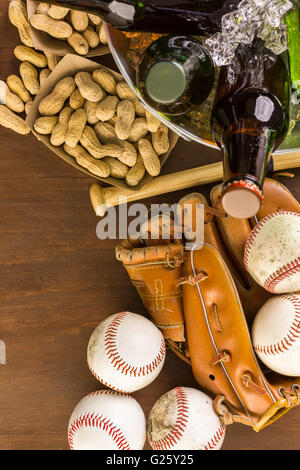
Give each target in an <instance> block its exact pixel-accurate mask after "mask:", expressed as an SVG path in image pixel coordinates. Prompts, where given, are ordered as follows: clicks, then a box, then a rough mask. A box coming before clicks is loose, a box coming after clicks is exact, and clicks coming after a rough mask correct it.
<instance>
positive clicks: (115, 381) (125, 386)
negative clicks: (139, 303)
mask: <svg viewBox="0 0 300 470" xmlns="http://www.w3.org/2000/svg"><path fill="white" fill-rule="evenodd" d="M165 355H166V346H165V340H164V337H163V335H162V333H161V331H160V330H159V329H158V328H157V327H156V326H155V325H154V324H153V323H152V322H151V321H150V320H148V319H147V318H145V317H143V316H141V315H137V314H136V313H131V312H120V313H116V314H115V315H111V316H109V317H108V318H106V319H105V320H104V321H103V322H101V323H100V324H99V325H98V326H97V328H96V329H95V330H94V331H93V333H92V335H91V337H90V340H89V344H88V350H87V362H88V366H89V368H90V370H91V372H92V374H93V375H94V376H95V377H96V378H97V379H98V380H99V381H100V382H102V383H103V384H104V385H106V386H107V387H109V388H112V389H114V390H118V391H121V392H134V391H136V390H139V389H141V388H143V387H146V386H147V385H149V384H150V383H151V382H153V380H154V379H155V378H156V377H157V376H158V374H159V373H160V371H161V369H162V367H163V364H164V361H165Z"/></svg>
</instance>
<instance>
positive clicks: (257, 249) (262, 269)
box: [244, 211, 300, 294]
mask: <svg viewBox="0 0 300 470" xmlns="http://www.w3.org/2000/svg"><path fill="white" fill-rule="evenodd" d="M244 263H245V267H246V269H247V271H248V272H249V273H250V274H251V276H252V277H253V279H254V280H255V281H256V282H257V283H258V284H259V285H261V286H262V287H264V288H265V289H266V290H268V291H269V292H272V293H274V294H286V293H290V292H295V291H297V290H299V289H300V214H298V213H296V212H289V211H278V212H274V213H273V214H270V215H268V216H267V217H264V218H263V219H262V220H261V221H260V222H259V223H258V224H257V225H256V227H254V229H253V230H252V232H251V233H250V236H249V238H248V240H247V242H246V246H245V252H244Z"/></svg>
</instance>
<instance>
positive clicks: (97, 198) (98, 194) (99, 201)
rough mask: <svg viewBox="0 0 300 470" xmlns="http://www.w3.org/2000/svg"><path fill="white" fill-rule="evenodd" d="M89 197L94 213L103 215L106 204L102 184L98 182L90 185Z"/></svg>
mask: <svg viewBox="0 0 300 470" xmlns="http://www.w3.org/2000/svg"><path fill="white" fill-rule="evenodd" d="M90 198H91V202H92V206H93V208H94V211H95V213H96V215H98V216H99V217H103V216H104V215H105V212H106V209H107V207H106V204H105V198H104V192H103V188H102V186H100V184H99V183H93V184H92V186H91V187H90Z"/></svg>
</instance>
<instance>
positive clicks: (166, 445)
mask: <svg viewBox="0 0 300 470" xmlns="http://www.w3.org/2000/svg"><path fill="white" fill-rule="evenodd" d="M175 399H176V405H177V418H176V422H175V424H174V427H173V429H172V431H171V432H170V433H169V434H168V435H167V436H166V437H164V438H163V439H159V440H157V441H155V442H154V441H152V440H151V439H150V436H149V434H148V441H149V443H150V445H151V447H152V448H153V449H154V450H167V449H171V448H172V447H173V446H174V445H175V444H177V442H178V441H179V440H180V438H181V437H182V434H183V432H184V431H185V428H186V426H187V423H188V418H189V411H190V409H189V406H188V398H187V395H186V393H185V392H184V389H183V388H182V387H177V388H176V389H175ZM224 432H225V428H223V426H220V427H219V428H218V429H217V431H216V433H215V434H214V435H213V437H212V438H211V439H210V440H209V442H208V443H207V444H206V446H205V450H211V449H214V448H215V447H216V446H217V444H218V443H219V442H220V440H221V439H222V436H223V434H224Z"/></svg>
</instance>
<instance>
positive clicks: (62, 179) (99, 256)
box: [0, 0, 300, 449]
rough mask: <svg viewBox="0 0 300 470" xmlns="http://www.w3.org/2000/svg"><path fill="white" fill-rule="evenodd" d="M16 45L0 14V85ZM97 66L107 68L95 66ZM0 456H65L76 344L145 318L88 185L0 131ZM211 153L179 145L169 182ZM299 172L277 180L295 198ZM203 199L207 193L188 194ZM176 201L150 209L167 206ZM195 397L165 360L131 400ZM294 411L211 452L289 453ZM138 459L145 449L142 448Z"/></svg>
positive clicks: (47, 154) (78, 354) (80, 354)
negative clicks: (113, 318)
mask: <svg viewBox="0 0 300 470" xmlns="http://www.w3.org/2000/svg"><path fill="white" fill-rule="evenodd" d="M17 44H18V35H17V32H16V30H15V28H14V27H13V26H11V25H10V24H9V22H8V18H7V2H6V1H3V0H2V1H1V6H0V79H5V78H6V77H7V75H9V74H10V73H14V72H16V71H17V70H18V63H17V60H16V59H15V57H14V55H13V49H14V47H15V46H16V45H17ZM103 63H104V64H105V65H108V66H112V67H114V64H113V62H112V59H111V57H110V56H107V57H106V58H105V59H103ZM0 141H1V146H0V339H1V340H3V341H5V343H6V347H7V363H6V365H0V384H1V386H0V449H68V444H67V439H66V434H67V425H68V420H69V416H70V414H71V412H72V410H73V408H74V406H75V405H76V403H77V402H78V401H79V399H80V398H82V397H83V396H84V395H86V394H87V393H89V392H92V391H94V390H96V389H98V388H101V386H100V387H99V383H98V382H97V381H96V379H94V378H93V376H92V375H91V373H90V372H89V370H88V367H87V365H86V347H87V343H88V339H89V337H90V335H91V333H92V331H93V329H94V328H95V327H96V325H97V324H98V323H99V322H100V321H101V320H103V319H104V318H105V317H106V316H108V315H110V314H112V313H116V312H119V311H121V310H131V311H133V312H138V313H141V314H144V313H145V310H144V308H143V306H142V304H141V301H140V300H139V298H138V296H137V294H136V291H135V289H134V288H133V287H132V286H131V285H130V282H129V279H128V277H127V274H126V273H125V270H123V269H122V268H121V265H120V263H119V262H118V261H116V259H115V256H114V248H115V245H116V243H117V241H115V240H109V241H100V240H98V239H97V237H96V224H97V221H98V219H97V218H96V217H95V215H94V212H93V210H92V207H91V204H90V201H89V186H90V184H91V183H92V182H93V180H92V179H91V178H89V177H87V176H85V175H83V174H81V173H80V172H78V171H76V170H75V169H74V168H72V167H71V166H69V165H67V164H66V163H64V162H63V161H62V160H60V159H59V158H58V157H57V156H56V155H55V154H53V153H51V151H50V150H48V149H47V148H46V147H44V146H43V145H42V144H41V143H40V142H38V141H37V140H36V138H35V137H34V136H33V135H29V136H26V137H22V136H19V135H17V134H15V133H13V132H12V131H10V130H7V129H4V128H0ZM219 158H220V153H219V152H217V151H213V150H210V149H207V148H205V147H202V146H200V145H197V144H195V143H186V142H184V141H182V140H180V141H179V143H178V145H177V147H176V149H175V151H174V152H173V154H172V156H171V157H170V158H169V160H168V162H167V163H166V165H165V167H164V170H163V171H164V172H172V171H176V170H181V169H185V168H191V167H193V166H198V165H199V164H201V163H203V164H205V163H209V162H214V161H217V160H218V159H219ZM299 180H300V171H299V170H296V171H295V178H294V179H293V180H290V179H285V180H282V181H284V183H285V184H286V185H287V186H288V187H289V188H290V190H291V191H292V192H293V193H294V195H295V196H296V197H297V198H298V200H299V199H300V189H299ZM196 189H198V190H199V191H201V192H203V193H205V194H206V195H207V196H208V195H209V190H210V186H206V187H201V188H196ZM185 193H186V191H181V192H177V193H172V194H168V195H166V196H160V197H156V198H153V199H152V200H151V201H147V204H149V203H150V202H157V203H162V202H176V201H177V200H178V199H179V198H180V197H181V196H182V195H183V194H185ZM178 385H183V386H191V387H197V384H196V382H195V381H194V379H193V377H192V373H191V370H190V368H189V367H188V366H187V365H186V364H184V363H183V362H181V361H180V360H179V359H178V358H177V357H175V355H173V354H172V353H171V352H168V353H167V359H166V363H165V366H164V368H163V371H162V373H161V374H160V375H159V377H158V378H157V379H156V380H155V382H154V383H153V384H151V385H150V386H148V387H146V388H145V389H143V390H141V391H139V392H137V393H135V394H134V396H135V398H136V399H137V400H138V401H139V403H140V404H141V406H142V408H143V409H144V411H145V414H146V416H147V415H148V413H149V411H150V409H151V407H152V406H153V404H154V403H155V401H156V400H157V399H158V398H159V397H160V396H161V395H162V394H163V393H165V392H167V391H168V390H170V389H172V388H173V387H175V386H178ZM298 432H300V407H299V408H297V409H295V410H293V411H291V412H290V413H288V414H287V415H285V416H284V417H283V418H282V419H280V420H279V421H277V422H276V423H275V424H274V425H272V426H271V427H268V428H266V429H265V430H263V431H261V432H260V433H258V434H257V433H255V432H254V431H252V430H251V429H249V428H247V427H245V426H242V425H238V424H235V425H232V426H229V427H228V429H227V432H226V438H225V442H224V446H223V449H298V448H299V447H300V442H299V435H298ZM145 448H149V447H148V446H146V447H145Z"/></svg>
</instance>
